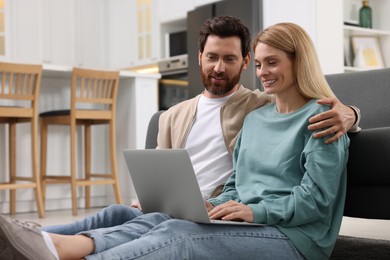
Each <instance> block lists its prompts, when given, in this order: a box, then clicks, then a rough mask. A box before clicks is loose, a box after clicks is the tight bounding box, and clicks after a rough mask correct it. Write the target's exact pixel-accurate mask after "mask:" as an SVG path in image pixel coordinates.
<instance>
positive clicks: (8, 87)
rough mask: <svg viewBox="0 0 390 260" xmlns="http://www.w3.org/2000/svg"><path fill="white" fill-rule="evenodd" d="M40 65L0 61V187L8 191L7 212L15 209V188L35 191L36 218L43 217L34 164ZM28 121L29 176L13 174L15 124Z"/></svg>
mask: <svg viewBox="0 0 390 260" xmlns="http://www.w3.org/2000/svg"><path fill="white" fill-rule="evenodd" d="M41 75H42V65H33V64H16V63H5V62H0V77H1V79H0V100H2V102H9V103H8V104H6V105H2V106H0V123H1V124H7V125H8V126H9V181H8V182H3V183H0V190H6V189H7V190H10V213H11V214H15V212H16V189H22V188H32V189H34V191H35V200H36V203H37V209H38V215H39V217H41V218H43V217H44V214H45V212H44V207H43V203H42V193H41V186H40V180H39V165H38V109H39V106H38V98H39V89H40V84H41ZM26 122H27V123H28V122H30V123H31V156H32V160H31V163H32V176H31V177H24V176H20V175H19V176H18V175H17V174H16V166H17V165H16V162H17V159H19V160H20V159H22V158H20V157H19V156H18V155H17V154H16V124H17V123H26Z"/></svg>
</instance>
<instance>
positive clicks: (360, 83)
mask: <svg viewBox="0 0 390 260" xmlns="http://www.w3.org/2000/svg"><path fill="white" fill-rule="evenodd" d="M326 79H327V81H328V83H329V85H330V86H331V88H332V89H333V91H334V93H335V94H336V96H337V97H338V98H339V99H340V101H341V102H342V103H344V104H348V105H354V106H357V107H358V108H359V109H360V113H361V115H362V119H361V122H360V126H361V127H362V128H374V127H385V126H390V116H389V115H388V113H389V111H390V68H386V69H379V70H370V71H361V72H351V73H342V74H332V75H327V76H326Z"/></svg>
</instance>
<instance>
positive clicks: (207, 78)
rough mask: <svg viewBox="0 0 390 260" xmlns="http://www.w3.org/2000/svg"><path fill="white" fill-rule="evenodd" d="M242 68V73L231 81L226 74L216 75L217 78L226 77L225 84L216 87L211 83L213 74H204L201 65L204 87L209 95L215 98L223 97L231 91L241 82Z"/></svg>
mask: <svg viewBox="0 0 390 260" xmlns="http://www.w3.org/2000/svg"><path fill="white" fill-rule="evenodd" d="M242 68H243V66H241V68H240V71H239V72H238V73H237V74H236V75H234V76H233V78H231V79H229V78H228V77H227V76H226V75H225V74H224V73H220V74H215V76H218V77H224V78H225V79H226V83H225V84H218V85H216V84H213V83H212V81H211V74H206V72H203V69H202V65H200V74H201V77H202V81H203V85H204V87H205V88H206V90H207V91H208V92H209V93H211V94H213V95H215V96H223V95H225V94H226V93H228V92H229V91H231V90H232V89H233V88H234V87H235V86H236V85H237V83H238V82H239V81H240V76H241V72H242Z"/></svg>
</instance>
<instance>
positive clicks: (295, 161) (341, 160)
mask: <svg viewBox="0 0 390 260" xmlns="http://www.w3.org/2000/svg"><path fill="white" fill-rule="evenodd" d="M327 109H329V107H328V106H323V105H318V104H317V103H316V101H315V100H314V99H313V100H311V101H309V102H308V103H307V104H306V105H305V106H303V107H302V108H300V109H299V110H298V111H295V112H293V113H289V114H280V113H278V112H277V111H276V107H275V104H272V105H268V106H266V107H262V108H259V109H257V110H255V111H253V112H251V113H250V114H248V116H247V117H246V119H245V121H244V126H243V128H242V131H241V135H240V137H239V139H238V140H237V144H236V147H235V150H234V158H233V160H234V161H233V163H234V170H233V174H232V176H231V177H230V178H229V179H228V181H227V183H226V185H225V188H224V191H223V193H222V194H221V195H220V196H218V197H217V198H214V199H210V200H209V201H210V202H211V203H212V204H213V205H215V206H216V205H219V204H222V203H224V202H226V201H229V200H235V201H239V202H241V203H243V204H246V205H248V206H250V207H251V209H252V211H253V215H254V222H256V223H264V224H268V225H274V226H275V227H276V228H278V229H279V230H280V231H281V232H282V233H284V234H285V235H286V236H287V237H289V239H290V240H291V241H292V243H293V244H294V245H295V247H296V248H297V249H298V250H299V251H300V253H301V254H302V255H304V256H305V257H306V258H307V259H327V258H329V256H330V254H331V252H332V249H333V246H334V243H335V241H336V238H337V235H338V232H339V229H340V225H341V221H342V216H343V209H344V200H345V192H346V164H347V160H348V146H349V139H348V136H347V135H344V136H343V137H341V138H340V139H339V140H338V141H336V142H334V143H332V144H324V139H321V138H320V139H315V138H313V137H312V134H313V132H312V131H309V130H308V129H307V127H308V119H309V118H310V117H311V116H313V115H316V114H318V113H320V112H322V111H325V110H327ZM259 253H260V252H259Z"/></svg>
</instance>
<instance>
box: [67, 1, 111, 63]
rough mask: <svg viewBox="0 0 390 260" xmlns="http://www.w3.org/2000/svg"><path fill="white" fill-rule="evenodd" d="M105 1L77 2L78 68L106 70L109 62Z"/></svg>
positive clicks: (106, 3)
mask: <svg viewBox="0 0 390 260" xmlns="http://www.w3.org/2000/svg"><path fill="white" fill-rule="evenodd" d="M108 2H109V1H105V0H83V1H77V6H76V11H75V15H76V18H75V20H76V25H75V38H76V39H75V40H76V44H75V48H76V62H75V64H76V66H79V67H86V68H87V67H88V68H97V69H99V68H105V67H107V65H106V60H107V52H106V50H107V41H108V36H107V31H108V24H107V12H106V9H107V5H108Z"/></svg>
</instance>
